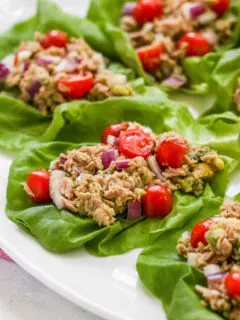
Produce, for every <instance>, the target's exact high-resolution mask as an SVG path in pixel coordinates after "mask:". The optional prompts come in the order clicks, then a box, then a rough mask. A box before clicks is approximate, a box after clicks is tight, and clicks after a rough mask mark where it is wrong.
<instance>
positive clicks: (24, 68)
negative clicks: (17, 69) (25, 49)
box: [23, 61, 31, 72]
mask: <svg viewBox="0 0 240 320" xmlns="http://www.w3.org/2000/svg"><path fill="white" fill-rule="evenodd" d="M30 65H31V62H30V61H26V62H24V64H23V72H26V71H28V69H29V67H30Z"/></svg>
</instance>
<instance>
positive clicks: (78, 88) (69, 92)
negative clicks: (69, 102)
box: [57, 72, 93, 99]
mask: <svg viewBox="0 0 240 320" xmlns="http://www.w3.org/2000/svg"><path fill="white" fill-rule="evenodd" d="M57 85H58V90H59V91H60V92H62V94H63V95H64V97H65V98H67V99H80V98H82V97H84V96H85V95H86V94H87V93H88V92H89V91H90V90H91V89H92V87H93V75H92V74H91V73H90V72H87V73H85V74H84V75H81V74H69V75H67V76H65V77H64V78H61V79H59V80H57Z"/></svg>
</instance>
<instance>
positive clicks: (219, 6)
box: [211, 0, 230, 16]
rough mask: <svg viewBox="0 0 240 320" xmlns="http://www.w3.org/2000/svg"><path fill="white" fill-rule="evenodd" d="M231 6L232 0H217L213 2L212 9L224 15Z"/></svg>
mask: <svg viewBox="0 0 240 320" xmlns="http://www.w3.org/2000/svg"><path fill="white" fill-rule="evenodd" d="M229 7H230V0H216V1H215V2H214V3H213V4H212V7H211V8H212V9H213V11H215V12H216V13H217V14H218V15H219V16H221V15H223V14H224V13H225V12H226V11H227V10H228V9H229Z"/></svg>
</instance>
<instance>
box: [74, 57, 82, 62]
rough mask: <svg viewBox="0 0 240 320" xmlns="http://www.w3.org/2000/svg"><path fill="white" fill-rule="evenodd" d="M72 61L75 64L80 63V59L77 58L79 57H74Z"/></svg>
mask: <svg viewBox="0 0 240 320" xmlns="http://www.w3.org/2000/svg"><path fill="white" fill-rule="evenodd" d="M74 61H75V62H76V63H80V62H81V61H82V59H81V58H79V57H74Z"/></svg>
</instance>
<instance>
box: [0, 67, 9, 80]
mask: <svg viewBox="0 0 240 320" xmlns="http://www.w3.org/2000/svg"><path fill="white" fill-rule="evenodd" d="M9 72H10V70H9V69H8V67H7V66H6V65H5V64H4V63H0V80H3V79H5V78H6V76H7V75H8V74H9Z"/></svg>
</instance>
